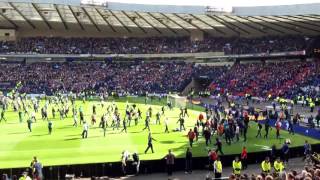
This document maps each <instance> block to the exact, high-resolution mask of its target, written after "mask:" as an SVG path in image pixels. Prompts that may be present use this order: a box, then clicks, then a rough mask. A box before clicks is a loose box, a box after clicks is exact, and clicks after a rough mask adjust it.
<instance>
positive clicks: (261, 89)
mask: <svg viewBox="0 0 320 180" xmlns="http://www.w3.org/2000/svg"><path fill="white" fill-rule="evenodd" d="M319 74H320V63H319V62H318V61H313V62H300V61H292V62H272V63H270V62H269V63H249V64H240V63H236V64H234V65H233V66H210V65H199V64H194V63H187V62H173V61H170V62H151V63H150V62H148V63H147V62H143V61H136V62H122V63H118V62H113V63H103V62H82V63H77V62H72V63H33V64H21V63H10V64H4V63H2V64H0V77H1V80H0V88H1V89H2V90H6V89H12V88H13V87H14V86H15V85H16V84H17V83H18V82H21V84H22V86H21V88H20V91H21V92H25V93H43V92H45V93H47V94H51V93H54V92H56V91H59V90H63V91H73V92H77V93H78V92H83V91H94V92H110V91H116V92H120V91H122V92H128V93H130V94H137V95H141V94H144V93H145V92H149V93H168V92H181V91H182V90H183V89H184V88H185V87H186V85H187V84H188V83H189V82H190V81H191V80H192V78H195V77H196V78H197V77H202V78H207V79H209V80H212V83H211V84H210V85H209V89H210V92H211V93H212V94H218V93H220V94H226V93H229V94H232V95H235V96H245V95H246V94H250V95H252V96H258V97H264V98H266V97H267V96H269V95H272V96H273V97H276V96H282V97H286V98H291V99H292V98H294V97H296V96H297V95H298V94H301V95H308V96H311V97H318V96H319V87H320V76H319Z"/></svg>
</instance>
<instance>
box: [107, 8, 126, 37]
mask: <svg viewBox="0 0 320 180" xmlns="http://www.w3.org/2000/svg"><path fill="white" fill-rule="evenodd" d="M109 12H110V13H111V14H112V16H114V17H115V18H116V19H117V20H118V21H119V22H120V24H121V25H122V26H123V27H124V28H125V29H126V30H127V31H128V33H132V31H131V30H130V29H129V28H128V27H127V26H126V25H125V24H124V23H123V22H122V21H121V20H120V18H119V17H118V16H116V15H115V14H114V13H113V12H112V11H109Z"/></svg>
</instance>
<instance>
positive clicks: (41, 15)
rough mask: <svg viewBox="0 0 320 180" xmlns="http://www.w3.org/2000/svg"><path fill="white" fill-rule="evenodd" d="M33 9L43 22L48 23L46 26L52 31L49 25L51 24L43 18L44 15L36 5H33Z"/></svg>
mask: <svg viewBox="0 0 320 180" xmlns="http://www.w3.org/2000/svg"><path fill="white" fill-rule="evenodd" d="M31 5H32V7H33V8H34V9H35V10H36V11H37V13H38V14H39V16H40V17H41V19H42V21H43V22H45V23H46V25H47V26H48V28H49V29H52V26H51V25H50V24H49V22H48V21H47V19H46V18H45V17H44V16H43V14H42V13H41V12H40V10H39V9H38V7H37V5H36V4H35V3H31Z"/></svg>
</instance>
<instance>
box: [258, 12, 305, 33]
mask: <svg viewBox="0 0 320 180" xmlns="http://www.w3.org/2000/svg"><path fill="white" fill-rule="evenodd" d="M261 17H263V18H265V19H271V20H275V21H277V22H280V23H284V24H285V22H283V21H279V20H276V19H273V18H270V17H266V16H261ZM261 17H255V18H256V19H260V20H261V21H264V22H267V23H269V24H272V25H274V26H279V27H281V28H283V29H288V27H287V26H283V25H282V24H276V23H274V22H270V21H266V20H264V19H262V18H261ZM289 30H291V31H294V32H296V33H302V32H301V31H299V30H296V29H289Z"/></svg>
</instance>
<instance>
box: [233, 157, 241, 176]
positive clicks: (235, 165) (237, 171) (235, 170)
mask: <svg viewBox="0 0 320 180" xmlns="http://www.w3.org/2000/svg"><path fill="white" fill-rule="evenodd" d="M232 168H233V173H234V174H237V175H238V174H240V173H241V169H242V164H241V161H238V162H236V161H235V160H233V162H232Z"/></svg>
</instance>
